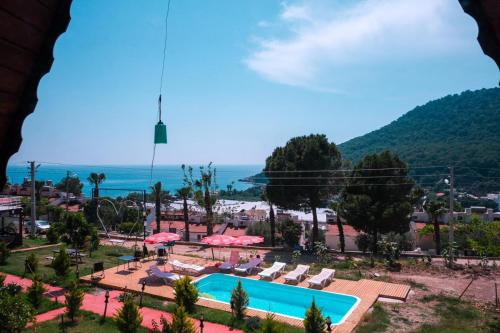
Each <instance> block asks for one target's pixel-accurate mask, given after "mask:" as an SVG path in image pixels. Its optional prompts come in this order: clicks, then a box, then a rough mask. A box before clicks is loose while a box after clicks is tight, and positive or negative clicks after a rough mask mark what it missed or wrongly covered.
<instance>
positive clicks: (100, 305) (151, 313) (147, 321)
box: [2, 273, 243, 333]
mask: <svg viewBox="0 0 500 333" xmlns="http://www.w3.org/2000/svg"><path fill="white" fill-rule="evenodd" d="M2 274H5V273H2ZM5 275H6V279H5V284H8V283H15V284H18V285H20V286H21V287H22V288H23V290H26V289H27V288H28V287H29V286H30V285H31V280H30V279H27V278H25V279H23V278H21V277H19V276H16V275H11V274H5ZM45 288H46V289H47V292H46V293H45V294H44V296H46V297H48V298H51V299H54V300H55V299H57V301H58V302H60V303H64V290H63V289H62V288H59V287H54V286H51V285H47V284H45ZM104 294H105V293H104V291H102V292H100V293H99V294H95V295H94V294H90V293H85V296H84V299H83V304H82V307H81V309H82V310H85V311H90V312H93V313H95V314H98V315H102V314H103V313H104ZM121 294H122V292H121V291H117V290H112V291H110V293H109V296H110V297H109V303H108V309H107V312H106V317H112V316H114V315H115V314H116V312H118V310H119V309H120V308H121V307H122V303H121V302H120V301H119V300H118V299H119V297H120V295H121ZM65 310H66V309H65V308H59V309H55V310H52V311H49V312H46V313H42V314H40V315H38V316H37V317H36V319H37V322H38V323H40V322H43V321H47V320H52V319H55V318H56V317H57V316H59V315H60V314H61V313H64V312H65ZM140 312H141V314H142V317H143V320H142V326H144V327H146V328H152V327H153V326H152V322H151V321H152V320H153V319H154V320H155V321H156V322H157V323H159V322H160V317H161V316H163V317H164V318H165V319H167V320H168V321H170V322H171V321H172V315H171V314H170V313H168V312H164V311H159V310H156V309H151V308H147V307H143V308H141V309H140ZM193 322H194V324H195V327H198V326H199V321H198V320H196V319H193ZM198 330H199V328H198ZM203 332H206V333H229V332H234V333H243V332H242V331H239V330H231V329H230V328H229V327H228V326H224V325H220V324H215V323H210V322H205V328H204V330H203Z"/></svg>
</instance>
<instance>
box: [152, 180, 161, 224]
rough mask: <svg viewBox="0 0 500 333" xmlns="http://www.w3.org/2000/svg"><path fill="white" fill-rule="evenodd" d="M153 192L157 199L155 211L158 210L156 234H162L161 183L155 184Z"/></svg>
mask: <svg viewBox="0 0 500 333" xmlns="http://www.w3.org/2000/svg"><path fill="white" fill-rule="evenodd" d="M151 189H152V190H153V195H154V197H155V210H156V233H159V232H160V222H161V195H162V191H161V182H158V183H156V184H154V186H152V187H151Z"/></svg>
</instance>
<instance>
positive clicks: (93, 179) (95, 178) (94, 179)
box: [87, 172, 106, 198]
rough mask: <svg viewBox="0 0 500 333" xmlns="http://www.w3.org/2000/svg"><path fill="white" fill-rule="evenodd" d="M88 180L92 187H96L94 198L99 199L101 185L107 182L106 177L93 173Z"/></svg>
mask: <svg viewBox="0 0 500 333" xmlns="http://www.w3.org/2000/svg"><path fill="white" fill-rule="evenodd" d="M87 180H88V181H89V183H90V184H91V185H94V198H99V185H101V184H102V182H104V181H105V180H106V175H105V174H103V173H99V174H98V173H96V172H92V173H91V174H90V175H89V176H88V178H87Z"/></svg>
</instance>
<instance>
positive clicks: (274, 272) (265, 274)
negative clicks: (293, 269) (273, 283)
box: [259, 261, 286, 280]
mask: <svg viewBox="0 0 500 333" xmlns="http://www.w3.org/2000/svg"><path fill="white" fill-rule="evenodd" d="M285 266H286V264H285V263H284V262H279V261H275V262H274V264H273V265H272V266H271V267H269V268H266V269H265V270H263V271H262V272H260V273H259V276H260V277H262V278H269V279H271V280H274V279H275V278H276V277H277V276H278V275H279V274H281V273H282V272H283V271H284V270H285Z"/></svg>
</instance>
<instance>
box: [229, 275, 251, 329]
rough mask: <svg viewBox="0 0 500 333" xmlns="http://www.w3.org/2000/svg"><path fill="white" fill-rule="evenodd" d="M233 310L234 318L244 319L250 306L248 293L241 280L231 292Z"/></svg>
mask: <svg viewBox="0 0 500 333" xmlns="http://www.w3.org/2000/svg"><path fill="white" fill-rule="evenodd" d="M230 304H231V311H232V313H233V316H234V319H236V320H237V321H242V320H243V318H244V317H245V310H246V308H247V307H248V294H247V293H246V291H245V290H244V289H243V286H242V285H241V280H238V284H237V285H236V287H235V288H234V289H233V291H232V292H231V303H230Z"/></svg>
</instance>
